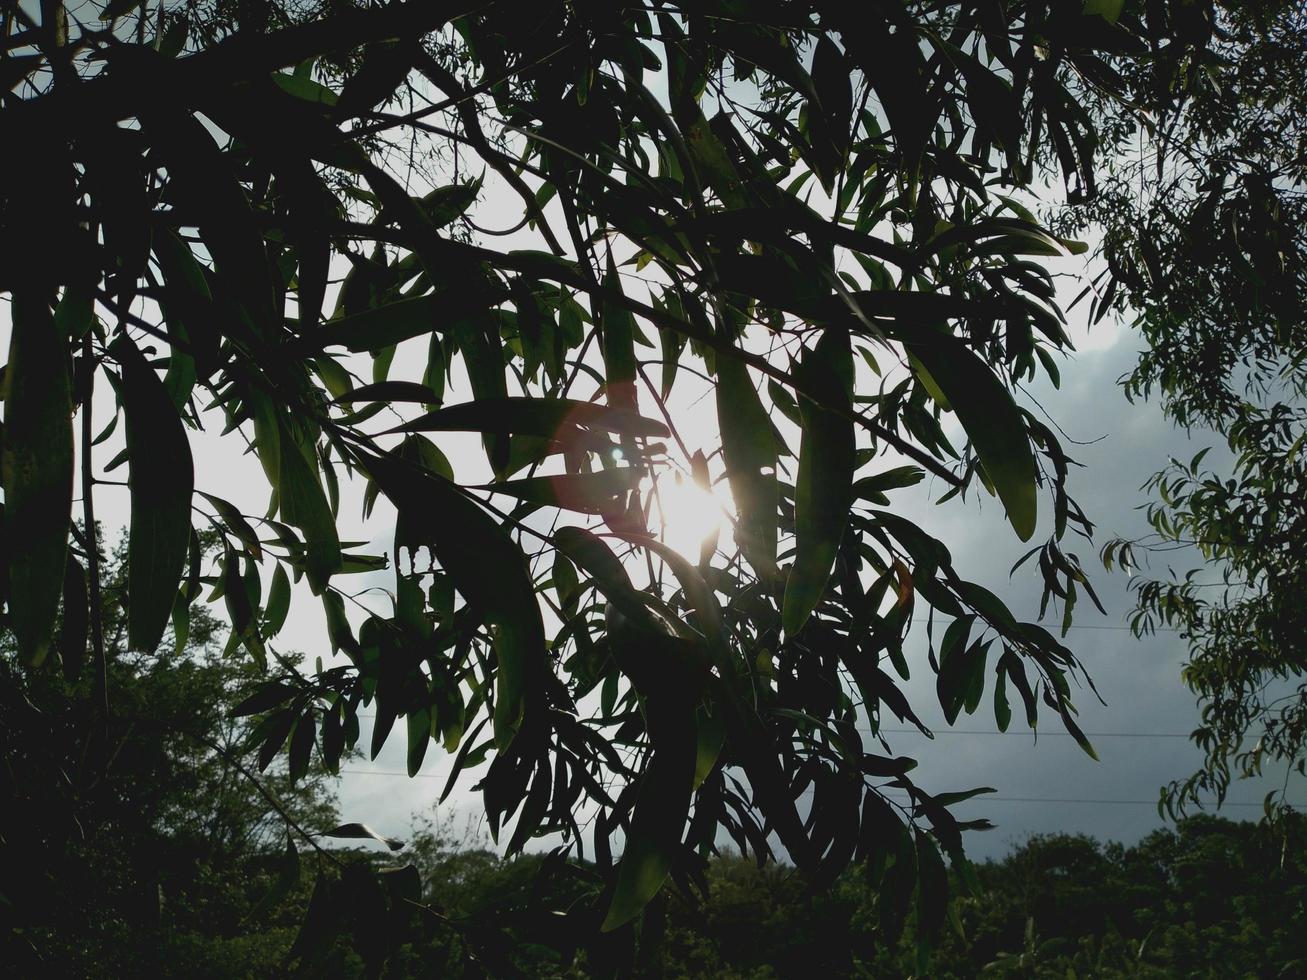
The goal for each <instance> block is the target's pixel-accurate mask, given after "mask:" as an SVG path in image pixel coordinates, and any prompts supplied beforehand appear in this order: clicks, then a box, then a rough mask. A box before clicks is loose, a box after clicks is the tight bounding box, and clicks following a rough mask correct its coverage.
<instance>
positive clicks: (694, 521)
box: [654, 473, 732, 561]
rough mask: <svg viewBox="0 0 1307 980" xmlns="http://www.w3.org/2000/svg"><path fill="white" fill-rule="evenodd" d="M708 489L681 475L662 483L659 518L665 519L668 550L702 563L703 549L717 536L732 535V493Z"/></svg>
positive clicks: (665, 479) (722, 487)
mask: <svg viewBox="0 0 1307 980" xmlns="http://www.w3.org/2000/svg"><path fill="white" fill-rule="evenodd" d="M719 488H720V489H718V488H714V490H707V489H705V488H703V487H701V486H699V485H698V484H696V483H695V482H694V481H693V480H690V479H687V478H686V477H684V476H682V475H681V474H680V473H676V474H674V475H673V476H672V477H670V478H668V477H664V478H663V479H661V480H659V481H658V493H657V495H656V496H655V498H654V502H655V508H656V510H655V517H658V516H661V518H662V521H661V523H662V538H663V541H664V543H665V544H667V546H668V547H670V548H672V549H674V550H675V551H677V552H678V553H680V554H682V555H684V556H685V557H686V558H689V559H690V560H691V561H698V560H699V549H700V547H701V546H702V545H703V544H704V542H706V541H709V540H710V539H711V538H713V537H714V536H718V537H720V536H723V535H724V536H726V537H728V538H729V536H730V533H731V520H730V516H729V515H730V514H731V513H732V509H731V501H730V499H729V494H730V491H729V489H728V488H727V487H726V486H725V485H724V484H721V485H719Z"/></svg>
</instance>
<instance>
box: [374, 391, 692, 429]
mask: <svg viewBox="0 0 1307 980" xmlns="http://www.w3.org/2000/svg"><path fill="white" fill-rule="evenodd" d="M577 426H581V427H584V428H588V429H600V430H603V431H605V432H617V433H620V434H623V435H631V436H653V437H658V438H666V437H667V436H668V435H670V432H669V430H668V428H667V426H665V425H663V423H661V422H658V421H655V420H654V419H650V418H645V417H644V416H642V415H637V414H636V413H634V412H629V411H622V410H621V409H615V408H610V407H608V406H607V405H596V404H595V403H594V402H583V401H579V400H578V399H575V398H527V397H524V396H519V395H514V396H507V397H503V398H478V399H477V400H476V401H471V402H464V403H462V404H461V405H449V406H446V407H445V408H440V409H437V410H436V411H434V412H428V413H427V414H425V415H421V416H419V417H418V418H416V419H414V420H413V421H412V422H406V423H404V424H403V425H401V426H399V427H398V429H396V430H395V431H398V432H514V433H520V434H522V435H533V436H543V437H545V438H553V437H556V436H558V435H559V434H561V433H566V432H568V431H569V430H572V429H574V428H575V427H577Z"/></svg>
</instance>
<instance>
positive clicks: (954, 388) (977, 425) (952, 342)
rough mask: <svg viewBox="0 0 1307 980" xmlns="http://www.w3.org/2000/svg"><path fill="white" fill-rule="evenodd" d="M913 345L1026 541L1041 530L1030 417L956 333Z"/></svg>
mask: <svg viewBox="0 0 1307 980" xmlns="http://www.w3.org/2000/svg"><path fill="white" fill-rule="evenodd" d="M909 349H910V350H911V351H912V353H913V354H914V355H915V356H916V357H917V359H918V360H919V361H920V362H921V364H922V365H923V366H924V367H925V369H926V370H927V371H929V372H930V376H931V378H933V379H934V382H935V383H936V384H937V385H939V388H940V390H941V391H943V393H944V395H945V397H946V398H948V401H949V406H950V407H951V408H952V409H953V411H954V412H955V413H957V416H958V421H959V422H961V423H962V428H963V429H965V430H966V433H967V437H968V438H970V440H971V444H972V445H973V446H974V447H975V450H976V455H977V456H979V457H980V464H981V466H983V467H984V469H985V475H986V476H987V477H988V478H989V482H990V483H991V484H992V485H993V487H994V490H995V492H997V494H998V497H999V499H1000V500H1001V501H1003V505H1004V506H1005V507H1006V508H1007V515H1008V520H1009V521H1011V523H1012V527H1013V528H1014V529H1015V530H1016V532H1017V535H1018V537H1020V538H1021V540H1022V541H1027V540H1029V539H1030V536H1031V535H1032V534H1034V533H1035V520H1036V517H1037V514H1038V497H1037V486H1036V480H1037V475H1038V474H1037V470H1036V468H1035V457H1034V453H1033V452H1032V451H1031V448H1030V437H1029V435H1027V432H1026V424H1025V419H1024V418H1023V417H1022V415H1021V410H1020V409H1018V408H1017V405H1016V402H1014V401H1013V400H1012V395H1011V393H1010V392H1009V391H1008V390H1007V388H1005V387H1004V386H1003V385H1002V383H1000V382H999V380H998V378H997V377H995V375H994V372H993V371H991V370H990V369H989V368H988V367H986V366H985V364H984V362H983V361H981V360H980V358H979V357H977V356H976V355H975V354H973V353H972V352H971V351H970V350H969V349H967V348H966V347H965V346H964V345H963V344H962V343H960V342H959V341H958V340H957V339H956V338H954V337H952V336H950V335H947V334H943V333H932V334H931V335H930V336H929V337H928V338H923V339H922V340H920V341H919V342H912V343H910V344H909Z"/></svg>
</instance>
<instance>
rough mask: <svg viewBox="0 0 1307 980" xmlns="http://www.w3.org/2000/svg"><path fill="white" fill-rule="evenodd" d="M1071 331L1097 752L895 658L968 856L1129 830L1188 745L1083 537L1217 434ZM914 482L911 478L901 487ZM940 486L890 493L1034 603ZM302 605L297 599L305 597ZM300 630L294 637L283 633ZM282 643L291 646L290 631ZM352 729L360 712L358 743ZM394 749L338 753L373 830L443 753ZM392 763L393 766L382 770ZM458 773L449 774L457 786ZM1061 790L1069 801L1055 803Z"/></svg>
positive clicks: (461, 796) (925, 774)
mask: <svg viewBox="0 0 1307 980" xmlns="http://www.w3.org/2000/svg"><path fill="white" fill-rule="evenodd" d="M1081 341H1082V343H1081V347H1082V350H1081V351H1080V352H1079V353H1078V354H1077V355H1075V357H1074V358H1073V359H1072V360H1071V361H1069V362H1067V363H1066V364H1065V365H1064V366H1063V370H1062V378H1063V386H1062V390H1061V391H1059V392H1050V391H1041V392H1040V393H1039V400H1040V402H1041V403H1042V404H1043V405H1044V407H1045V408H1047V409H1048V411H1049V412H1050V414H1051V415H1053V417H1054V418H1056V419H1057V420H1058V421H1059V422H1060V423H1061V424H1062V426H1063V427H1064V428H1065V429H1066V433H1067V435H1068V436H1069V437H1070V438H1072V439H1076V440H1080V441H1084V442H1090V441H1091V440H1097V441H1093V442H1091V444H1089V445H1082V446H1072V445H1070V444H1069V443H1068V444H1067V445H1066V448H1067V449H1068V451H1069V452H1070V454H1071V455H1072V456H1073V458H1075V459H1077V460H1078V461H1079V462H1081V463H1083V464H1084V467H1083V468H1082V469H1076V470H1074V471H1073V474H1072V486H1073V495H1074V496H1075V497H1076V498H1077V499H1078V500H1079V501H1080V503H1081V505H1082V506H1083V507H1084V508H1085V509H1086V511H1088V513H1089V515H1090V516H1091V518H1092V519H1093V520H1094V521H1095V522H1096V523H1097V527H1098V531H1097V534H1096V536H1095V544H1094V545H1087V544H1084V543H1083V542H1079V541H1077V542H1074V543H1071V544H1069V545H1068V550H1071V551H1076V552H1077V553H1078V554H1079V555H1080V557H1081V559H1082V561H1083V562H1084V564H1085V566H1086V567H1087V568H1088V569H1089V571H1090V574H1091V576H1092V580H1093V582H1094V585H1095V588H1096V589H1097V591H1098V593H1099V596H1100V597H1101V598H1102V600H1103V604H1104V606H1105V607H1106V609H1107V615H1106V616H1102V615H1099V614H1098V612H1097V611H1096V610H1094V609H1093V607H1092V606H1091V605H1090V603H1089V602H1088V601H1082V602H1081V603H1080V604H1079V605H1078V606H1077V611H1076V626H1074V627H1073V628H1072V630H1071V632H1070V634H1069V635H1068V638H1067V643H1068V645H1069V646H1071V648H1072V649H1073V650H1074V651H1075V652H1076V654H1077V655H1078V656H1079V657H1080V658H1081V660H1082V661H1083V663H1084V665H1085V667H1086V668H1087V669H1088V671H1089V672H1090V674H1091V676H1092V677H1093V679H1094V682H1095V684H1096V685H1097V687H1098V690H1099V692H1100V693H1101V694H1102V696H1103V699H1104V700H1105V701H1106V702H1107V703H1106V704H1105V705H1100V704H1099V703H1098V701H1097V699H1096V698H1095V697H1094V696H1093V694H1092V693H1091V692H1090V691H1088V690H1083V691H1081V692H1079V694H1078V697H1077V704H1078V705H1079V706H1080V708H1081V719H1080V721H1081V727H1082V728H1083V729H1084V730H1085V731H1086V732H1088V733H1091V737H1092V741H1093V743H1094V746H1095V748H1096V750H1097V751H1098V754H1099V756H1100V759H1101V761H1100V762H1095V761H1093V760H1092V759H1090V758H1089V757H1088V756H1086V755H1085V754H1084V753H1083V752H1082V751H1081V750H1080V748H1079V747H1078V746H1077V745H1076V744H1075V742H1074V741H1073V740H1072V739H1070V738H1069V737H1067V736H1066V735H1065V734H1064V733H1063V732H1062V728H1061V723H1060V721H1058V720H1056V719H1055V718H1051V717H1049V715H1050V714H1051V713H1050V712H1049V711H1047V710H1044V711H1042V712H1041V719H1040V724H1041V729H1043V730H1042V731H1041V733H1040V736H1039V738H1038V740H1037V742H1036V740H1035V739H1034V738H1033V737H1032V736H1031V734H1030V733H1029V732H1028V731H1025V730H1023V728H1022V726H1021V721H1020V711H1019V710H1018V712H1017V717H1016V718H1014V720H1013V723H1012V726H1011V728H1010V729H1009V733H1008V734H1006V735H998V734H976V733H994V732H996V728H995V725H994V720H993V714H992V707H991V701H990V699H989V697H988V696H987V697H986V698H985V699H984V700H983V701H982V702H981V706H980V708H979V709H978V710H977V712H976V714H975V715H974V716H970V717H968V716H967V715H965V714H964V715H962V716H960V717H959V719H958V721H957V724H956V726H955V728H956V730H955V731H950V730H949V729H948V728H947V727H946V726H945V725H944V723H943V719H942V717H941V715H940V712H939V708H938V702H937V700H936V697H935V693H934V675H933V673H931V672H930V670H929V667H928V666H927V664H926V663H925V652H924V628H923V627H921V626H917V627H916V628H915V630H916V632H915V633H914V636H915V639H914V640H913V641H912V642H911V643H910V649H913V650H915V652H916V656H915V657H910V660H911V662H912V665H913V668H914V673H913V678H912V680H911V681H910V682H909V684H908V691H909V696H910V698H911V700H912V702H913V704H914V707H915V708H916V709H917V710H918V712H919V713H921V716H922V718H923V720H925V721H926V723H927V725H928V726H929V727H931V728H932V729H933V730H934V731H935V733H936V738H935V739H934V740H933V742H932V741H931V740H928V739H926V738H925V737H923V736H921V735H920V734H919V733H915V732H902V733H895V734H893V735H892V736H891V745H892V746H893V748H894V750H895V752H896V753H902V754H907V755H911V756H913V757H915V758H917V759H919V761H920V767H919V768H918V769H917V770H916V771H915V772H914V774H913V775H914V777H915V778H917V779H918V781H919V782H920V784H921V785H922V786H923V787H924V788H926V789H927V790H929V791H936V792H939V791H947V790H959V789H968V788H971V787H975V786H992V787H994V788H996V789H997V790H998V792H997V793H996V794H994V795H993V796H990V797H987V798H986V797H982V798H979V799H977V800H975V801H972V802H969V803H966V804H963V805H961V806H959V807H958V808H957V809H956V811H955V812H956V813H957V814H958V815H959V816H960V817H962V818H967V819H970V818H974V817H979V816H985V817H988V818H989V819H991V820H992V821H993V822H994V823H995V824H997V825H998V826H997V829H996V830H993V831H989V832H986V833H976V834H970V835H969V840H968V849H969V851H970V852H971V853H972V854H973V855H974V856H976V857H980V858H983V857H987V856H997V855H1000V854H1002V853H1003V852H1005V851H1006V850H1007V849H1008V848H1009V847H1010V846H1011V845H1012V844H1013V843H1014V842H1017V841H1020V840H1022V839H1024V838H1025V837H1026V836H1028V835H1030V834H1032V833H1047V832H1054V831H1075V832H1084V833H1088V834H1092V835H1094V836H1097V837H1100V838H1106V839H1114V840H1121V841H1126V842H1130V841H1134V840H1137V839H1138V838H1139V837H1141V836H1142V835H1144V834H1146V833H1147V832H1148V831H1150V830H1152V829H1154V828H1156V827H1157V826H1159V825H1160V823H1161V821H1160V820H1159V818H1158V816H1157V813H1156V810H1155V803H1156V800H1157V795H1158V789H1159V787H1160V786H1161V785H1162V784H1164V783H1165V782H1167V781H1168V780H1170V779H1173V778H1176V777H1179V776H1184V775H1188V774H1189V773H1190V772H1191V771H1193V769H1194V767H1195V766H1196V765H1197V764H1198V762H1199V760H1200V754H1199V753H1198V751H1197V750H1196V749H1195V748H1194V746H1193V745H1192V744H1191V743H1190V742H1189V741H1188V740H1187V738H1186V737H1184V736H1186V735H1187V733H1188V732H1190V731H1191V730H1192V729H1193V728H1194V727H1195V725H1196V719H1197V711H1196V708H1195V705H1194V699H1193V697H1192V695H1191V694H1190V693H1189V692H1188V691H1187V690H1186V689H1185V688H1184V687H1183V686H1182V684H1181V683H1180V667H1181V664H1182V662H1183V659H1184V655H1185V648H1184V644H1183V642H1182V641H1181V640H1180V638H1179V637H1178V636H1176V635H1175V634H1174V633H1169V632H1162V633H1158V634H1157V635H1156V636H1154V637H1151V638H1147V639H1145V640H1142V641H1140V640H1136V639H1135V638H1134V637H1133V636H1132V634H1131V633H1130V632H1129V631H1128V629H1127V628H1126V616H1127V614H1128V612H1129V610H1130V608H1131V606H1132V601H1131V597H1130V595H1129V594H1128V592H1127V583H1128V578H1127V577H1126V576H1125V575H1123V574H1120V573H1117V574H1113V575H1109V574H1107V573H1106V572H1104V571H1103V570H1102V568H1101V565H1099V563H1098V561H1097V556H1096V551H1097V547H1098V546H1099V545H1101V543H1102V541H1104V540H1106V539H1107V538H1109V537H1112V536H1116V535H1134V536H1137V535H1140V534H1143V533H1145V532H1146V531H1147V530H1148V528H1147V525H1146V524H1145V522H1144V520H1143V515H1142V514H1141V513H1139V511H1138V510H1137V508H1138V507H1139V505H1140V504H1141V503H1142V502H1143V500H1144V497H1143V495H1142V494H1141V493H1140V492H1139V487H1140V485H1141V484H1142V483H1143V482H1144V481H1145V480H1146V479H1147V477H1148V476H1149V475H1150V474H1151V473H1152V472H1153V471H1154V470H1155V469H1156V468H1157V467H1158V466H1159V464H1160V463H1161V462H1163V461H1164V460H1165V458H1166V457H1167V455H1168V454H1176V455H1182V456H1187V455H1190V454H1192V453H1193V452H1195V451H1196V449H1197V448H1198V447H1200V446H1202V445H1205V444H1207V443H1208V442H1216V441H1218V440H1215V439H1208V440H1206V441H1204V440H1202V439H1198V440H1195V441H1194V443H1192V444H1191V443H1189V442H1187V441H1186V440H1185V439H1184V438H1183V437H1182V436H1180V435H1178V434H1177V433H1176V432H1175V431H1174V430H1172V429H1171V427H1170V426H1169V425H1168V424H1167V422H1166V421H1165V419H1163V418H1162V416H1161V413H1160V412H1159V411H1158V410H1157V409H1156V408H1155V407H1153V406H1148V405H1143V406H1141V405H1133V406H1132V405H1130V404H1129V403H1128V402H1127V401H1126V400H1125V398H1124V397H1122V395H1121V394H1120V392H1119V389H1118V388H1117V387H1116V384H1115V382H1116V379H1117V378H1118V377H1120V376H1121V374H1123V373H1124V372H1125V371H1127V370H1128V369H1129V368H1130V366H1131V364H1132V363H1133V359H1134V349H1133V345H1132V341H1133V337H1132V335H1130V334H1129V333H1127V332H1121V331H1118V330H1116V329H1114V328H1113V327H1111V326H1109V325H1103V324H1100V325H1099V326H1097V327H1095V328H1094V334H1092V335H1090V336H1088V337H1085V336H1084V335H1083V334H1081ZM917 491H922V492H921V493H919V494H917V496H915V497H914V496H912V494H914V493H916V492H917ZM930 491H933V493H932V492H930ZM941 493H942V488H940V487H939V486H935V487H930V486H929V484H923V485H922V486H921V487H918V488H913V490H911V491H906V492H904V491H901V492H900V493H898V494H897V495H896V496H895V498H894V499H895V503H896V505H903V506H904V507H905V510H904V513H905V516H910V517H913V518H915V519H918V520H920V521H921V523H922V524H923V525H924V526H925V527H926V528H927V529H929V530H930V531H931V532H932V533H934V534H935V535H936V536H938V537H939V538H941V539H942V540H943V541H944V542H945V543H946V544H947V545H948V546H949V548H950V549H951V551H952V553H953V556H954V559H955V564H956V567H957V568H958V571H959V573H960V574H962V575H963V576H964V577H967V578H970V579H972V580H974V581H977V582H979V583H981V584H984V585H986V586H988V587H989V588H991V589H992V590H994V591H995V592H997V593H998V594H999V595H1001V596H1002V597H1003V598H1004V599H1005V600H1007V601H1008V602H1009V604H1010V605H1011V606H1012V608H1013V610H1014V612H1016V613H1017V615H1018V616H1019V617H1021V618H1029V619H1034V618H1035V616H1036V615H1037V613H1038V596H1039V582H1038V578H1037V572H1036V571H1034V570H1033V569H1031V568H1030V566H1025V567H1023V568H1022V569H1021V570H1019V571H1018V572H1017V573H1016V576H1015V577H1013V578H1009V574H1008V573H1009V569H1010V568H1011V566H1012V564H1013V562H1014V561H1015V560H1016V559H1017V558H1018V557H1019V556H1020V555H1021V554H1022V553H1023V552H1024V551H1025V549H1026V545H1023V544H1022V542H1020V541H1018V540H1017V539H1016V537H1015V535H1014V534H1013V533H1012V530H1011V528H1010V526H1009V525H1008V524H1007V523H1006V522H1005V521H1004V520H1003V519H1002V509H1001V507H1000V506H999V505H998V503H997V501H995V500H993V499H992V498H987V497H984V496H983V494H982V497H981V499H976V498H974V497H973V498H972V499H970V500H969V501H968V502H966V503H958V502H956V501H955V502H950V503H947V504H945V505H942V506H938V507H937V506H934V505H932V504H931V503H930V500H931V499H933V498H934V497H938V496H939V495H940V494H941ZM1047 509H1048V508H1047V507H1045V510H1047ZM1045 533H1046V530H1045V529H1044V528H1042V527H1041V530H1040V532H1038V533H1037V534H1036V537H1035V539H1033V540H1034V541H1038V540H1041V535H1042V534H1045ZM1158 570H1159V571H1165V569H1158ZM304 605H306V606H307V603H305V604H304ZM308 608H309V610H310V613H311V611H312V607H311V606H310V607H308ZM294 627H295V630H296V634H295V636H296V644H297V645H300V646H301V647H302V648H303V649H305V650H311V649H312V646H313V642H314V641H313V637H314V636H315V635H318V636H320V633H321V630H320V629H317V628H316V623H313V622H310V621H308V619H307V618H306V619H297V620H296V621H295V623H294ZM301 635H302V636H303V641H299V639H298V638H299V637H300V636H301ZM317 642H318V643H320V642H321V640H320V639H319V640H318V641H317ZM288 645H292V644H291V643H290V641H288ZM988 693H989V692H988V691H987V695H988ZM1041 707H1042V706H1041ZM892 723H893V719H892V718H891V719H890V721H889V722H887V726H888V727H898V726H895V725H893V724H892ZM366 724H367V723H366V722H365V726H366ZM1092 733H1098V734H1096V735H1092ZM1177 736H1179V737H1177ZM366 742H367V729H366V727H365V729H364V738H363V744H366ZM404 751H405V749H404V742H403V739H402V738H398V737H392V738H391V740H390V741H389V742H388V743H387V745H386V747H385V749H384V750H383V751H382V752H381V754H380V755H379V756H378V757H377V759H376V761H375V762H367V761H364V760H359V761H356V762H353V763H350V764H349V765H348V767H347V768H348V770H349V771H348V772H347V773H346V774H345V775H344V777H343V780H342V786H341V798H342V804H343V806H342V809H343V812H344V814H345V815H346V816H347V817H348V818H349V819H351V820H355V819H357V820H362V821H365V822H368V823H370V824H372V825H373V826H375V827H376V828H377V829H378V830H381V831H382V832H383V833H387V834H391V833H393V834H401V835H402V833H404V832H405V830H406V829H407V821H408V819H409V815H410V814H411V813H414V812H418V811H422V810H424V809H427V808H429V807H431V806H432V804H433V803H434V801H435V799H436V797H437V796H438V795H439V793H440V790H441V788H442V787H443V785H444V778H445V775H446V773H447V772H448V761H449V760H448V756H447V755H446V754H445V753H444V752H442V751H440V750H438V749H436V748H435V747H434V746H433V748H432V750H431V751H430V752H429V753H428V755H427V760H426V763H425V765H424V767H423V770H422V775H421V776H419V777H418V778H416V779H412V780H410V779H408V778H407V776H406V775H403V774H402V773H403V770H404ZM394 773H400V774H401V775H391V774H394ZM1273 775H1274V776H1275V777H1276V778H1273V779H1270V780H1267V781H1265V783H1264V784H1252V783H1240V784H1236V785H1235V787H1234V789H1233V791H1232V793H1231V799H1232V800H1233V801H1235V802H1238V803H1255V804H1258V806H1260V800H1261V798H1262V796H1263V795H1264V793H1265V792H1267V791H1268V790H1269V789H1272V788H1277V787H1278V785H1279V779H1282V777H1283V773H1279V774H1273ZM470 782H472V780H470V779H468V778H467V777H466V775H465V776H464V784H463V785H464V786H466V785H467V784H470ZM1300 796H1301V794H1294V793H1292V792H1291V793H1290V798H1291V799H1293V800H1295V801H1300ZM1053 800H1057V801H1067V802H1051V801H1053ZM1072 800H1074V801H1077V802H1069V801H1072ZM1038 801H1047V802H1038ZM1079 801H1091V802H1079ZM1107 801H1114V802H1107ZM453 808H457V809H458V811H459V812H458V813H457V814H456V819H459V820H461V819H463V817H464V816H465V814H468V813H475V811H476V810H477V809H478V808H479V799H477V798H476V797H475V796H469V795H468V794H467V793H456V794H455V796H453V797H451V798H450V800H449V801H448V802H447V803H446V807H445V809H446V811H449V810H451V809H453ZM1258 813H1259V810H1258V809H1257V808H1256V807H1252V806H1248V807H1242V806H1229V807H1227V809H1226V811H1225V814H1226V815H1227V816H1229V817H1232V818H1255V817H1256V816H1257V815H1258ZM446 815H448V813H447V814H446Z"/></svg>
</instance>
